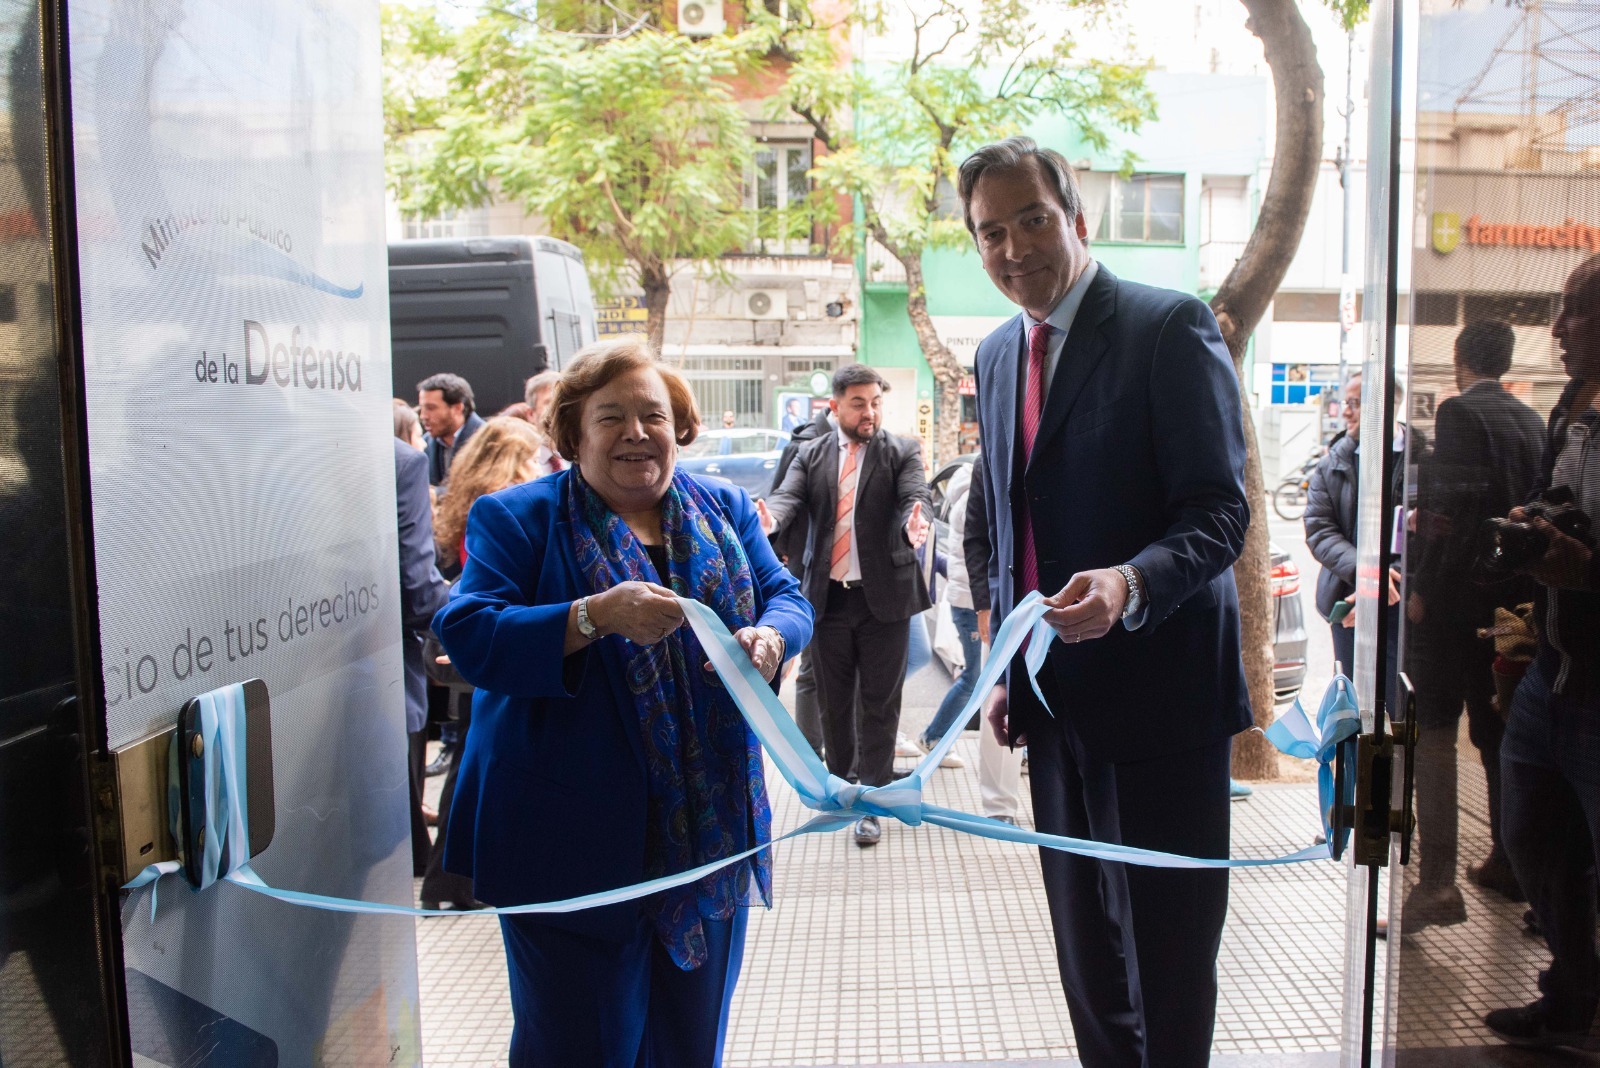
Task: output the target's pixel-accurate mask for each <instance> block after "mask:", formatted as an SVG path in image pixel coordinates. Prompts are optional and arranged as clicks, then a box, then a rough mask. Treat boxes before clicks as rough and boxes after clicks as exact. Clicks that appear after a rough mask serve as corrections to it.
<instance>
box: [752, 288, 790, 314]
mask: <svg viewBox="0 0 1600 1068" xmlns="http://www.w3.org/2000/svg"><path fill="white" fill-rule="evenodd" d="M744 311H745V314H746V315H747V316H749V317H750V318H752V319H787V318H789V291H788V290H787V289H752V290H750V291H749V292H747V293H745V294H744Z"/></svg>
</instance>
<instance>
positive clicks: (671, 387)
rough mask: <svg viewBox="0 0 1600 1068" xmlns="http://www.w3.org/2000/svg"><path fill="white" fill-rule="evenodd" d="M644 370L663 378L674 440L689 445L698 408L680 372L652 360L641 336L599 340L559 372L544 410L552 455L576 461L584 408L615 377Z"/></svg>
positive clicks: (697, 430)
mask: <svg viewBox="0 0 1600 1068" xmlns="http://www.w3.org/2000/svg"><path fill="white" fill-rule="evenodd" d="M646 368H648V369H649V370H652V371H654V372H655V373H656V374H658V375H660V376H661V381H662V382H663V383H664V384H665V385H666V387H667V397H668V399H669V400H670V402H671V404H672V428H673V436H674V437H675V438H676V439H677V442H678V444H679V445H687V444H689V443H690V442H692V441H693V440H694V439H695V438H696V437H697V436H698V435H699V433H700V406H699V405H698V404H696V403H695V399H694V390H692V389H690V388H689V380H688V379H686V378H684V377H683V374H682V372H680V371H678V370H677V369H676V368H673V367H669V366H667V365H666V364H664V363H662V362H661V361H660V360H658V359H656V356H655V353H654V352H653V351H651V348H650V343H649V342H648V341H647V340H645V338H644V335H642V334H628V335H625V336H623V337H618V338H611V339H608V340H606V341H598V342H596V343H595V344H593V345H585V346H584V347H583V348H582V349H580V350H579V351H578V352H577V353H576V354H575V355H574V356H573V357H572V359H571V360H570V361H569V362H568V363H567V366H566V367H565V368H564V369H563V370H562V372H561V378H560V380H559V381H557V382H556V385H555V393H554V395H553V396H552V397H551V398H550V407H549V408H548V409H547V410H546V412H545V417H544V418H545V433H546V435H547V436H548V437H549V438H550V440H551V441H552V442H554V443H555V448H556V451H557V452H559V453H560V454H561V455H562V456H563V457H565V458H566V459H567V460H568V461H569V462H576V461H577V459H578V443H579V441H581V440H582V438H583V405H584V402H585V401H587V400H588V399H589V398H590V397H591V396H593V395H594V394H595V393H598V392H599V391H600V390H602V389H604V388H605V387H606V386H607V385H608V384H609V383H610V382H611V381H612V380H613V379H615V378H616V377H618V376H619V375H625V374H627V373H629V372H630V371H639V370H644V369H646Z"/></svg>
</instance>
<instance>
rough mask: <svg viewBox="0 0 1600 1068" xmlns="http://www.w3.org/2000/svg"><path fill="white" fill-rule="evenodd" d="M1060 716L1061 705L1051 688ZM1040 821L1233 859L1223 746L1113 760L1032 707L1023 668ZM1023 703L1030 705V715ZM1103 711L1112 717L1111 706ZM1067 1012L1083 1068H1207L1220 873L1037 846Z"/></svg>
mask: <svg viewBox="0 0 1600 1068" xmlns="http://www.w3.org/2000/svg"><path fill="white" fill-rule="evenodd" d="M1048 671H1049V669H1048V667H1047V668H1046V669H1045V671H1043V672H1041V673H1040V675H1041V687H1042V688H1044V690H1045V695H1046V698H1047V699H1048V700H1050V702H1051V704H1052V706H1053V707H1054V708H1055V709H1056V711H1057V712H1058V714H1059V713H1061V712H1062V711H1063V710H1064V708H1065V707H1066V706H1065V705H1064V704H1063V703H1062V700H1063V699H1062V698H1061V697H1059V696H1058V695H1057V694H1056V693H1054V692H1053V691H1052V688H1051V687H1049V686H1048V685H1046V681H1045V677H1046V675H1047V673H1048ZM1013 678H1014V685H1013V686H1012V687H1011V690H1010V695H1011V699H1012V701H1013V702H1015V704H1013V710H1014V711H1015V710H1017V708H1018V705H1021V706H1024V708H1023V710H1022V711H1023V716H1024V717H1025V721H1026V722H1028V723H1029V724H1031V726H1029V728H1028V732H1027V733H1028V763H1029V766H1030V771H1031V775H1030V779H1031V783H1032V785H1031V789H1032V792H1033V812H1034V822H1035V825H1036V826H1037V827H1038V829H1039V830H1041V831H1044V832H1046V833H1050V834H1062V835H1070V836H1072V837H1076V838H1092V839H1095V840H1097V841H1102V842H1117V843H1122V844H1125V845H1134V846H1141V847H1144V848H1147V849H1159V850H1162V851H1165V852H1169V853H1181V854H1185V855H1188V856H1199V857H1225V856H1227V855H1228V821H1229V812H1228V759H1229V755H1230V751H1231V747H1232V743H1231V741H1229V740H1227V739H1224V740H1222V741H1219V742H1215V743H1212V744H1210V745H1207V746H1205V747H1203V748H1200V749H1195V750H1190V751H1188V752H1184V753H1179V754H1176V755H1173V756H1165V757H1158V758H1154V759H1150V760H1141V761H1132V762H1127V763H1121V764H1112V763H1109V762H1107V761H1104V760H1100V759H1097V758H1095V757H1094V756H1092V755H1090V754H1089V753H1087V752H1086V751H1085V750H1084V748H1083V745H1082V743H1081V742H1080V740H1079V739H1078V736H1077V734H1076V732H1074V731H1073V730H1072V728H1071V726H1070V725H1068V724H1065V723H1063V722H1062V721H1060V720H1052V719H1050V718H1049V717H1048V715H1046V714H1044V713H1043V712H1042V711H1039V712H1038V713H1037V715H1036V714H1035V712H1034V710H1037V709H1038V700H1037V698H1035V697H1034V694H1033V691H1032V688H1031V687H1029V686H1028V684H1027V682H1026V681H1025V677H1024V676H1023V675H1022V674H1021V672H1020V671H1018V672H1017V673H1016V674H1015V675H1014V676H1013ZM1027 706H1031V707H1027ZM1109 714H1112V715H1115V710H1110V712H1109ZM1039 852H1040V859H1041V865H1042V867H1043V870H1044V871H1043V874H1044V885H1045V897H1046V900H1047V901H1048V903H1049V907H1050V923H1051V926H1052V927H1053V928H1054V929H1055V937H1056V959H1057V961H1058V963H1059V965H1060V968H1061V985H1062V987H1063V988H1064V990H1065V991H1066V996H1067V1010H1068V1012H1069V1013H1070V1014H1071V1017H1072V1030H1073V1034H1074V1036H1075V1037H1076V1039H1077V1043H1078V1056H1079V1057H1080V1058H1081V1059H1082V1061H1083V1064H1084V1066H1085V1068H1190V1066H1203V1065H1206V1064H1208V1063H1209V1062H1210V1057H1211V1034H1212V1028H1213V1025H1214V1022H1215V1017H1216V1005H1217V950H1218V947H1219V946H1220V945H1221V942H1222V927H1223V923H1224V922H1225V921H1226V919H1227V914H1228V873H1227V872H1226V871H1225V870H1219V871H1195V870H1182V869H1170V868H1147V867H1140V866H1136V865H1128V864H1113V863H1108V862H1104V861H1098V860H1090V859H1087V858H1084V857H1079V856H1074V855H1072V854H1070V853H1063V852H1061V851H1059V850H1055V849H1041V850H1040V851H1039Z"/></svg>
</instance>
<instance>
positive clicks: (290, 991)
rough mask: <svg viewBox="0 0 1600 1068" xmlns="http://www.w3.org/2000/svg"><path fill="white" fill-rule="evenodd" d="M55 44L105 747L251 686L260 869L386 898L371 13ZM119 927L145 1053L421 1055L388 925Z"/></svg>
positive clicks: (142, 10)
mask: <svg viewBox="0 0 1600 1068" xmlns="http://www.w3.org/2000/svg"><path fill="white" fill-rule="evenodd" d="M70 25H71V41H70V47H71V56H72V70H71V93H72V116H73V129H72V139H73V147H74V163H75V171H76V188H75V193H76V208H77V217H76V230H77V235H76V236H77V242H78V253H79V262H80V268H79V270H80V282H81V294H82V296H81V301H82V315H83V342H84V352H83V360H84V378H85V383H86V392H87V423H88V436H89V462H90V469H91V493H92V502H93V517H92V520H93V532H94V561H95V576H96V579H97V583H98V595H99V617H100V626H101V632H100V641H101V654H102V659H103V664H104V683H105V692H106V717H107V726H108V733H109V736H110V742H111V744H112V745H113V746H114V747H115V746H121V745H125V744H128V743H130V742H133V741H136V740H138V739H140V738H143V737H145V736H147V735H149V734H150V733H152V732H155V731H157V730H160V729H162V728H165V727H168V726H170V725H171V724H172V723H173V722H174V720H175V718H176V716H177V714H178V711H179V709H180V708H181V707H182V706H183V704H184V703H185V702H186V701H188V700H190V699H191V698H193V697H195V696H197V695H198V694H201V693H203V692H205V691H208V690H211V689H214V688H217V687H220V686H224V685H228V684H231V683H236V682H241V681H243V680H246V679H251V678H259V679H262V680H263V681H264V682H265V683H266V686H267V688H268V691H269V692H270V695H271V706H272V734H273V768H274V779H275V783H274V792H275V794H276V799H277V807H276V833H275V836H274V838H273V841H272V844H271V846H270V847H269V848H268V849H267V850H266V851H265V852H264V853H262V854H261V855H260V856H259V857H258V858H257V859H256V861H255V863H254V868H255V870H256V871H257V872H258V873H259V874H260V875H261V876H262V877H263V878H264V879H265V880H266V881H267V882H269V883H271V884H273V885H275V886H280V887H284V888H289V889H296V890H308V891H316V892H320V893H325V894H334V895H340V896H347V897H359V898H366V899H370V900H374V901H389V902H395V903H407V904H409V903H410V898H411V872H410V865H411V856H410V849H409V842H408V838H407V833H408V828H407V803H406V799H407V797H408V787H407V777H406V769H405V752H406V734H405V715H404V712H405V709H404V696H403V690H404V688H403V686H402V684H401V654H400V644H399V635H400V627H399V615H398V611H399V610H398V589H397V583H398V577H397V568H396V563H395V560H396V555H395V554H396V548H395V543H396V521H395V503H394V454H393V445H392V443H391V440H390V439H391V436H392V429H391V412H390V395H391V393H392V388H391V384H390V373H389V328H388V298H387V284H386V277H387V269H386V267H387V263H386V250H385V240H384V218H383V196H384V192H383V143H382V111H381V100H380V85H379V73H380V68H379V45H378V5H377V3H376V2H371V3H354V4H338V5H335V4H330V3H325V2H320V0H256V2H253V3H249V4H240V3H236V2H233V0H161V2H155V3H118V2H112V0H80V2H75V3H74V4H73V6H72V18H71V20H70ZM140 900H141V901H142V900H143V898H142V896H141V898H140ZM123 921H124V929H123V939H124V946H125V956H126V965H127V970H128V990H129V998H130V1017H131V1032H132V1040H133V1048H134V1052H135V1053H136V1054H137V1055H138V1057H139V1058H141V1060H140V1063H143V1064H173V1065H176V1064H187V1063H198V1061H199V1059H200V1058H198V1057H196V1056H195V1054H196V1052H197V1051H199V1050H201V1049H203V1043H205V1042H206V1041H209V1039H208V1038H207V1036H208V1035H210V1036H215V1035H218V1034H223V1033H227V1034H232V1035H235V1036H247V1037H240V1038H238V1041H239V1042H241V1043H244V1044H243V1045H241V1046H240V1047H239V1048H240V1050H245V1049H249V1050H255V1051H256V1053H252V1054H250V1055H249V1056H246V1055H245V1054H244V1053H240V1054H239V1056H240V1057H242V1058H243V1059H241V1060H237V1061H234V1062H231V1063H252V1064H254V1063H276V1064H283V1065H307V1064H322V1065H331V1064H352V1065H353V1064H373V1063H379V1064H418V1063H420V1055H419V1052H418V1049H417V987H416V959H415V952H416V951H415V939H414V934H413V930H412V923H411V921H409V920H406V919H396V918H376V917H359V918H358V917H353V916H348V915H343V914H335V913H328V912H318V911H314V910H309V909H298V908H291V907H289V906H286V905H283V904H280V903H278V902H275V901H272V900H270V899H268V898H265V897H261V896H259V895H256V894H252V893H249V892H247V891H244V890H241V889H240V888H238V887H236V886H233V885H230V884H225V883H219V884H217V885H215V886H212V887H210V888H209V889H207V890H205V891H201V892H190V891H189V890H187V889H186V888H185V887H183V886H182V885H175V886H171V887H170V888H168V886H167V884H165V883H164V884H163V890H162V892H161V896H160V909H159V911H158V912H157V914H156V917H155V920H154V922H153V923H152V922H151V920H150V913H149V910H148V909H147V908H133V907H131V905H130V906H129V907H128V908H126V909H125V914H124V917H123ZM269 1050H270V1051H271V1053H270V1055H269V1053H268V1051H269ZM380 1053H381V1055H380ZM258 1055H259V1057H260V1058H261V1059H260V1060H258V1059H256V1058H257V1056H258Z"/></svg>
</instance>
